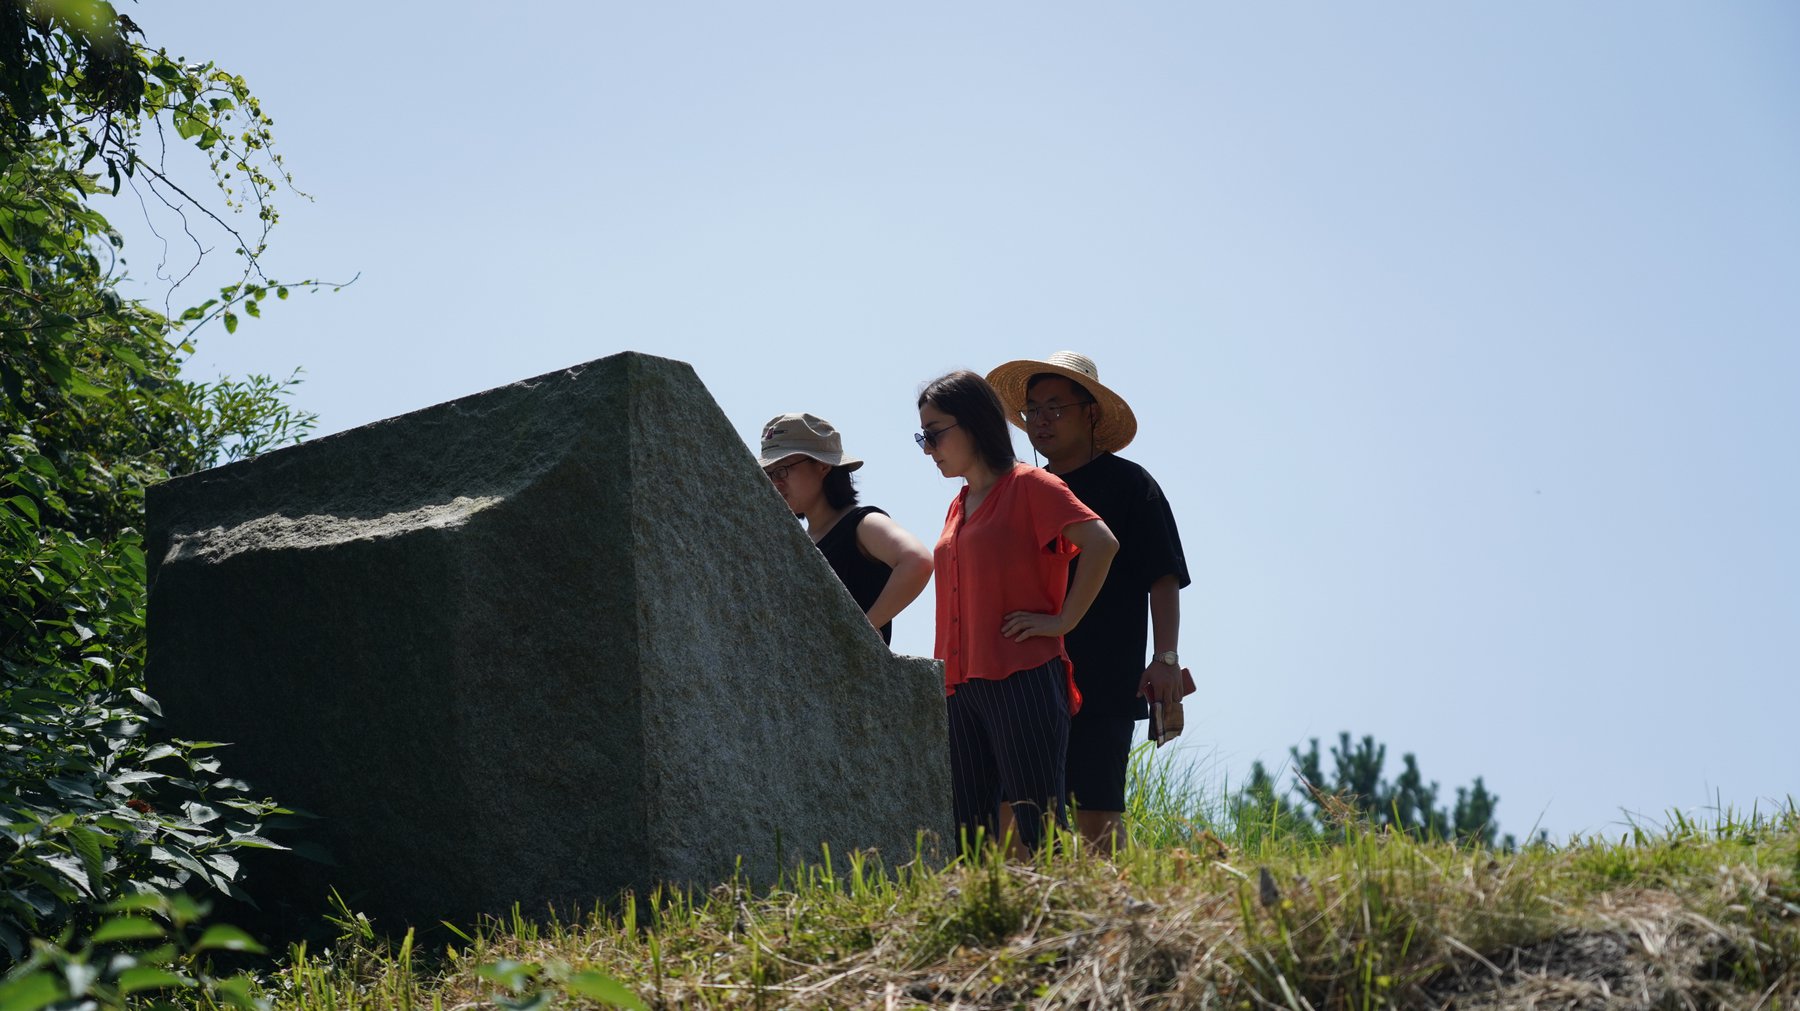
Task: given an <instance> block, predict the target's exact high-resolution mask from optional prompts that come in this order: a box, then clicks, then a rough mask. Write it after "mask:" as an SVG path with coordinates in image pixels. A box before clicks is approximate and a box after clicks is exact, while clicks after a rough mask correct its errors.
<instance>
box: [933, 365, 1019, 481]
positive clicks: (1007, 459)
mask: <svg viewBox="0 0 1800 1011" xmlns="http://www.w3.org/2000/svg"><path fill="white" fill-rule="evenodd" d="M926 404H930V405H931V406H933V407H935V408H937V409H938V410H940V411H943V412H944V413H945V414H948V415H950V416H951V417H952V418H955V419H956V424H957V425H958V426H959V427H960V428H962V430H963V431H964V432H967V433H968V434H969V438H970V439H971V440H973V441H974V443H975V452H976V453H977V454H979V455H980V456H981V462H983V463H985V464H987V466H988V469H989V470H992V471H993V472H994V473H996V474H1004V473H1006V472H1007V470H1009V469H1011V467H1012V465H1013V462H1014V461H1015V460H1016V459H1017V457H1015V456H1013V444H1012V430H1011V429H1010V428H1008V427H1007V426H1006V408H1005V407H1002V406H1001V404H1000V394H998V393H995V392H994V388H993V387H992V386H989V385H988V381H987V380H985V379H983V378H981V377H980V376H978V375H976V374H975V373H973V372H970V371H968V370H967V369H958V370H957V371H955V372H952V373H950V374H949V375H946V376H939V377H938V378H936V379H933V380H932V381H931V382H929V383H926V384H925V389H924V390H923V391H921V392H920V393H919V406H920V407H924V406H925V405H926Z"/></svg>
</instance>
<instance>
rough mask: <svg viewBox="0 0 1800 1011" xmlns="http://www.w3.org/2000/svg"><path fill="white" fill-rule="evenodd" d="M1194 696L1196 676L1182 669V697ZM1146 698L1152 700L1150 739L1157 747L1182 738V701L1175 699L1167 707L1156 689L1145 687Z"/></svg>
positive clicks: (1184, 668)
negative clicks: (1157, 695) (1157, 694)
mask: <svg viewBox="0 0 1800 1011" xmlns="http://www.w3.org/2000/svg"><path fill="white" fill-rule="evenodd" d="M1192 694H1194V675H1193V674H1191V673H1189V672H1188V669H1187V668H1186V667H1183V668H1181V695H1182V698H1186V697H1187V696H1189V695H1192ZM1144 697H1145V698H1147V699H1149V700H1150V739H1151V740H1152V741H1155V742H1156V746H1157V747H1159V748H1160V747H1162V746H1163V745H1165V744H1167V743H1169V742H1170V741H1172V740H1174V739H1175V738H1177V737H1180V736H1181V731H1182V727H1183V725H1184V722H1185V721H1184V720H1183V718H1182V714H1181V699H1175V700H1173V701H1171V702H1170V703H1168V704H1167V706H1166V707H1165V705H1164V703H1163V700H1162V699H1159V698H1157V697H1156V689H1155V688H1153V687H1151V686H1149V685H1145V686H1144Z"/></svg>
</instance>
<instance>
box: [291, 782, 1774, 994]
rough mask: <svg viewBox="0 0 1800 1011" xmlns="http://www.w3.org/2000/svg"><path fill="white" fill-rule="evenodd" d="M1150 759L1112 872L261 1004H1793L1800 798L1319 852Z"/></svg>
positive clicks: (990, 875)
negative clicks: (1692, 814) (1497, 844)
mask: <svg viewBox="0 0 1800 1011" xmlns="http://www.w3.org/2000/svg"><path fill="white" fill-rule="evenodd" d="M1145 762H1146V764H1144V765H1142V766H1140V768H1139V769H1138V775H1137V778H1136V779H1135V780H1134V782H1135V783H1136V784H1137V789H1136V792H1135V793H1134V795H1133V805H1134V806H1133V807H1132V810H1131V812H1130V814H1131V815H1132V816H1133V819H1134V824H1133V833H1132V843H1131V845H1130V846H1128V847H1127V848H1126V849H1125V850H1124V851H1122V852H1121V853H1119V854H1118V855H1117V856H1116V858H1115V859H1112V860H1107V859H1102V858H1100V857H1098V856H1096V855H1094V854H1091V853H1088V852H1086V851H1084V850H1083V848H1082V847H1081V846H1080V844H1079V843H1078V841H1077V840H1075V839H1074V838H1072V837H1068V836H1064V837H1062V838H1061V839H1060V840H1059V842H1060V845H1059V846H1058V847H1057V848H1055V849H1054V850H1050V851H1046V852H1045V853H1044V854H1042V855H1040V856H1039V857H1038V858H1037V859H1036V860H1035V861H1034V862H1032V863H1029V864H1022V865H1021V864H1010V863H1007V862H1006V861H1004V860H1002V859H1000V858H999V856H997V855H996V851H995V850H993V849H992V848H989V849H988V850H987V851H985V852H983V853H980V854H978V855H975V856H971V857H967V858H965V859H963V860H959V861H957V862H955V863H953V864H951V865H950V866H948V867H932V866H928V865H925V864H923V863H919V862H909V863H906V864H903V865H901V866H883V865H882V864H881V863H880V862H879V861H878V860H877V859H876V858H875V857H873V856H869V855H863V854H850V855H845V854H841V853H835V852H828V851H822V852H821V854H820V859H819V861H818V862H817V863H816V864H814V865H812V866H810V867H806V868H804V869H802V870H799V871H797V872H795V873H794V874H793V875H791V876H790V877H789V878H788V879H786V880H784V881H782V882H780V883H779V884H778V885H776V886H775V887H773V888H768V889H763V890H758V891H752V890H750V889H747V888H745V887H743V886H741V885H740V884H736V883H733V882H724V883H721V884H718V885H716V886H714V887H712V888H702V889H660V890H657V891H653V892H651V893H649V894H646V895H639V896H635V897H626V898H625V900H624V901H623V902H621V903H619V904H618V905H617V906H616V907H614V908H611V909H600V908H596V909H591V910H587V911H585V912H583V913H581V914H580V915H567V914H564V915H560V916H558V915H546V916H542V917H530V916H525V915H521V914H520V913H519V912H517V911H515V912H514V914H513V915H512V916H509V917H506V918H503V919H498V920H494V921H490V922H487V923H485V924H482V925H481V926H480V927H479V928H477V929H470V930H464V931H460V932H458V933H459V936H457V937H455V939H454V941H453V943H449V944H447V945H446V944H442V943H439V942H434V943H433V946H432V947H431V949H430V950H426V949H425V948H422V947H421V946H419V945H418V944H417V943H415V939H414V938H413V936H412V935H410V934H408V935H406V936H404V937H401V938H387V937H383V936H382V935H380V934H379V933H377V932H376V931H375V930H374V929H372V928H371V927H370V926H369V925H368V924H367V923H366V921H362V920H360V919H358V918H357V917H355V916H354V914H349V913H347V912H344V913H341V914H340V915H339V916H338V917H337V918H336V919H337V922H338V923H339V924H340V926H341V927H342V928H343V936H342V937H341V938H340V939H339V940H338V941H337V942H336V943H335V944H333V945H331V946H330V947H328V948H327V949H325V950H319V951H313V950H305V949H295V950H292V951H290V952H289V953H288V955H287V957H285V958H284V959H281V960H280V962H279V964H278V965H277V966H276V967H275V968H273V969H271V970H269V971H266V972H265V973H264V974H263V975H262V977H261V984H262V991H261V992H262V995H263V996H264V997H266V998H268V999H269V1000H271V1001H272V1002H273V1004H274V1006H276V1007H280V1008H294V1009H304V1011H326V1009H334V1011H335V1009H352V1008H384V1009H385V1008H420V1009H425V1008H431V1009H460V1011H468V1009H473V1008H487V1007H547V1006H552V1005H554V1006H558V1007H602V1006H612V1005H617V1004H624V1005H628V1006H629V1005H633V1004H634V1003H635V1004H637V1005H639V1006H646V1007H684V1008H685V1007H693V1008H745V1009H760V1008H787V1007H818V1008H825V1007H874V1008H889V1007H893V1008H905V1007H921V1006H941V1007H949V1006H950V1005H951V1004H952V1003H953V1002H954V1003H955V1004H956V1006H958V1007H962V1008H986V1007H993V1008H999V1007H1014V1006H1023V1005H1031V1006H1045V1007H1102V1006H1104V1007H1121V1006H1125V1005H1126V1004H1130V1005H1131V1006H1136V1007H1148V1008H1162V1007H1229V1008H1293V1009H1307V1008H1311V1009H1320V1011H1322V1009H1326V1008H1345V1009H1352V1008H1353V1009H1364V1008H1381V1007H1441V1006H1444V1005H1445V1004H1446V1003H1447V1002H1448V1001H1451V1000H1452V999H1454V1000H1456V1001H1457V1002H1458V1003H1459V1006H1465V1007H1467V1006H1487V1007H1498V1006H1524V1005H1528V1004H1532V1003H1537V1004H1542V1005H1558V1006H1576V1005H1581V1004H1582V1003H1583V1002H1584V1001H1587V1002H1589V1003H1591V1004H1593V1006H1600V1005H1601V1004H1604V1003H1605V1001H1606V1000H1607V999H1614V998H1616V999H1617V1000H1621V1001H1623V1002H1624V1005H1629V1006H1641V1005H1649V1006H1668V1007H1742V1008H1752V1007H1757V1008H1764V1009H1774V1008H1790V1009H1791V1008H1795V1007H1796V1006H1797V1005H1800V810H1797V809H1796V808H1795V806H1794V805H1793V803H1792V802H1790V803H1789V804H1788V806H1787V807H1785V808H1783V809H1780V810H1776V811H1772V812H1752V813H1750V814H1742V813H1737V812H1731V811H1723V812H1718V813H1717V814H1716V815H1715V816H1714V817H1713V818H1712V819H1710V820H1708V821H1705V822H1698V821H1694V820H1692V819H1689V818H1686V817H1683V816H1679V815H1672V816H1670V821H1669V823H1668V824H1667V825H1663V826H1656V827H1643V826H1640V827H1635V828H1632V829H1630V830H1629V831H1627V832H1626V833H1624V835H1623V836H1622V837H1619V838H1604V839H1603V838H1598V837H1595V838H1588V839H1579V840H1575V841H1573V842H1571V843H1569V844H1567V845H1563V846H1548V845H1541V846H1533V847H1528V848H1526V849H1525V850H1523V851H1520V852H1518V853H1512V854H1503V853H1494V852H1490V851H1486V850H1481V849H1472V848H1466V847H1465V848H1458V847H1457V846H1455V845H1453V844H1450V843H1444V842H1426V841H1419V840H1415V839H1410V838H1407V837H1405V836H1403V835H1396V834H1392V833H1386V832H1376V831H1358V830H1354V829H1353V830H1352V831H1350V832H1349V833H1348V838H1347V840H1346V841H1343V842H1339V843H1325V842H1321V841H1317V840H1311V839H1299V838H1296V837H1293V836H1283V835H1282V834H1281V833H1280V832H1279V831H1278V829H1279V826H1278V825H1271V826H1255V825H1252V826H1239V825H1232V824H1229V823H1228V822H1227V821H1225V820H1222V819H1223V815H1224V811H1225V807H1224V805H1222V804H1221V803H1219V802H1218V801H1217V800H1214V799H1209V798H1208V797H1206V796H1205V795H1204V792H1203V791H1202V790H1201V789H1200V788H1199V782H1200V781H1199V780H1198V779H1197V778H1196V774H1194V773H1191V772H1185V771H1178V770H1176V769H1174V768H1172V765H1173V764H1174V763H1172V762H1170V761H1169V759H1168V758H1167V757H1166V756H1163V757H1159V758H1157V759H1155V760H1153V761H1152V760H1149V759H1146V760H1145ZM1184 767H1185V763H1184ZM908 856H910V854H909V855H908ZM1608 994H1612V995H1614V998H1608V997H1607V995H1608ZM1621 995H1622V996H1621ZM1484 1002H1485V1003H1484ZM1558 1002H1561V1003H1560V1005H1559V1003H1558ZM1624 1005H1621V1006H1624Z"/></svg>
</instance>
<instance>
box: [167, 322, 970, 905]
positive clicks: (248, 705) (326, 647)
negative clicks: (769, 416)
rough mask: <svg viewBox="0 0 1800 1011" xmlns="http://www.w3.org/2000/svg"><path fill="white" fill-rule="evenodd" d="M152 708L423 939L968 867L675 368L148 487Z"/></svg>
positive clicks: (756, 489) (687, 377)
mask: <svg viewBox="0 0 1800 1011" xmlns="http://www.w3.org/2000/svg"><path fill="white" fill-rule="evenodd" d="M148 513H149V530H150V538H149V539H150V552H149V555H150V586H151V589H150V611H149V621H150V648H149V673H148V676H149V681H150V687H151V690H152V692H153V693H154V694H156V695H157V696H158V697H159V698H160V700H161V701H162V703H163V708H164V711H165V712H166V713H167V716H168V719H169V722H170V724H171V730H172V731H173V733H175V734H176V735H179V736H182V737H188V738H198V739H206V740H217V741H228V742H232V747H230V748H229V749H227V750H226V751H224V752H222V755H223V757H224V759H225V762H226V770H227V772H228V773H229V774H230V775H233V776H235V777H238V778H241V779H245V780H248V781H250V782H251V783H252V784H254V786H255V787H256V788H257V789H258V790H261V791H266V792H267V793H269V794H271V795H273V796H275V797H276V798H278V799H280V800H282V801H284V802H287V803H290V804H293V805H298V806H300V807H303V808H305V809H307V810H309V811H311V812H313V813H315V814H318V815H320V816H322V818H323V821H322V822H320V823H319V825H320V828H319V830H318V831H317V832H316V833H315V835H316V837H317V838H319V840H320V841H321V842H323V843H324V845H325V846H326V847H328V848H329V849H330V850H331V852H332V854H333V856H334V857H335V859H336V860H337V861H338V864H339V866H337V867H335V868H325V867H312V868H296V867H295V866H294V863H295V862H294V861H287V862H285V863H284V865H283V866H282V869H281V871H280V872H279V874H277V875H274V876H273V877H272V878H271V876H270V875H268V874H265V875H264V880H261V881H256V882H253V883H252V890H253V891H254V892H256V893H257V894H258V895H259V896H269V895H270V894H271V893H272V892H273V893H276V894H275V898H276V900H277V901H281V900H287V901H291V902H297V903H298V904H300V905H301V906H302V907H303V908H304V907H308V906H311V907H316V906H318V905H319V904H320V903H321V902H322V900H323V897H324V896H325V894H326V891H325V886H326V885H327V884H331V885H335V886H336V887H337V888H338V889H339V890H340V891H342V892H343V893H344V895H345V896H346V897H347V898H348V899H350V901H351V904H352V906H353V907H354V908H358V909H361V910H365V911H368V912H370V913H372V914H375V915H377V916H386V917H390V918H399V919H402V920H405V921H408V922H414V923H430V922H433V921H436V920H438V919H451V920H466V919H467V918H469V917H471V916H472V915H475V914H478V913H484V912H492V913H499V912H504V911H505V910H507V909H509V908H510V907H511V906H512V904H513V903H515V902H518V903H520V904H521V905H522V906H523V907H524V908H525V909H527V910H531V909H539V910H541V909H542V908H544V906H545V905H546V904H552V903H553V904H555V905H556V906H557V907H558V908H560V909H568V908H571V907H572V906H583V907H585V906H591V905H592V904H593V903H594V902H595V901H596V900H601V901H606V900H610V899H611V898H612V897H613V896H614V895H615V894H616V893H617V892H618V890H620V889H622V888H637V889H643V888H646V887H648V886H649V885H650V884H652V883H653V882H656V881H676V882H692V883H698V884H706V883H710V882H713V881H718V880H722V879H727V878H729V877H730V876H731V875H732V873H733V870H734V868H735V867H736V866H737V861H738V858H739V857H740V856H741V857H742V859H743V864H742V866H743V868H744V870H745V872H747V873H749V874H750V875H752V876H753V877H754V878H757V879H761V880H767V879H768V878H769V877H770V876H772V875H773V873H774V872H775V870H776V868H777V866H778V862H779V863H780V864H785V865H789V866H791V865H792V864H794V863H795V862H796V861H797V860H800V859H804V858H813V859H817V857H818V854H819V845H820V843H822V842H828V843H829V844H830V845H831V846H832V848H833V849H834V850H836V851H842V850H843V849H846V848H852V847H855V848H863V847H876V848H879V849H880V850H881V851H882V852H883V854H884V855H885V856H886V857H887V859H888V860H889V862H890V863H898V862H901V861H903V860H905V859H908V858H910V857H911V856H912V854H913V851H914V845H915V839H916V836H917V833H918V831H919V830H921V829H924V830H927V831H930V832H934V833H939V834H941V835H942V837H943V838H946V839H947V838H949V834H948V833H949V821H950V796H949V795H950V787H949V772H948V765H947V757H946V756H947V745H946V741H945V726H944V713H943V698H942V680H941V674H940V673H939V672H938V670H937V669H936V665H935V663H934V662H932V661H929V660H922V659H918V658H912V657H896V656H894V655H892V654H891V653H889V652H888V650H887V648H886V647H885V646H884V645H883V644H882V642H881V639H880V637H879V636H878V635H876V633H875V631H874V630H873V629H871V628H870V627H869V624H868V622H867V621H866V620H864V619H863V617H862V614H861V612H860V611H859V610H858V609H857V607H856V605H855V604H854V603H853V602H852V601H851V599H850V596H849V594H848V593H846V592H845V591H844V589H843V587H842V586H841V584H839V583H838V581H837V579H836V578H835V577H834V576H833V575H832V573H831V570H830V568H829V567H828V566H827V565H826V564H825V562H824V560H823V559H822V558H821V557H820V555H819V553H818V551H817V550H815V549H814V548H813V547H812V545H811V544H810V543H809V542H808V541H807V538H806V536H805V535H804V533H802V532H801V531H800V529H799V528H798V526H797V525H796V524H795V522H794V520H793V518H792V516H790V515H789V514H788V513H787V512H786V511H785V509H784V508H783V506H782V504H781V501H780V499H779V497H778V496H777V495H776V494H775V492H774V490H773V489H772V488H771V487H770V485H769V482H768V480H767V479H766V478H764V477H763V475H762V473H761V472H760V470H759V469H758V468H757V466H756V462H755V459H754V458H753V457H752V456H751V454H750V452H749V450H748V449H747V448H746V447H745V446H744V445H743V443H742V442H741V441H739V439H738V437H737V435H736V433H735V432H734V431H733V430H732V428H731V426H730V424H729V423H728V422H727V421H726V419H725V417H724V415H723V414H722V413H721V412H720V411H719V409H718V406H717V405H716V404H715V403H714V402H713V400H712V397H711V396H710V395H709V394H708V393H707V392H706V389H705V387H704V386H702V385H701V383H700V381H699V379H698V378H697V377H696V376H695V375H694V372H693V370H692V369H691V368H690V367H689V366H687V365H686V364H684V363H681V362H675V361H670V360H667V359H661V358H653V357H649V356H645V355H640V354H633V353H627V354H620V355H614V356H611V357H608V358H603V359H600V360H598V361H594V362H590V363H588V364H586V365H581V366H577V367H574V368H570V369H566V370H564V371H561V372H556V373H552V374H549V375H545V376H540V377H538V378H536V379H531V380H526V381H524V382H521V383H515V384H513V385H511V386H506V387H502V388H499V389H495V390H490V391H488V392H486V393H481V394H477V395H475V396H471V397H466V398H464V399H461V400H456V401H452V402H450V403H446V404H440V405H438V406H436V407H432V408H428V409H426V410H423V411H418V412H416V413H413V414H408V415H404V416H402V417H398V418H392V419H389V420H386V421H382V422H377V423H375V424H372V425H368V426H365V427H363V428H358V429H355V430H353V431H349V432H344V433H341V434H338V435H334V436H331V437H328V438H324V439H319V440H317V441H315V442H310V443H307V444H305V445H302V446H298V447H294V448H291V449H284V450H281V451H278V452H274V453H269V454H267V455H264V456H262V457H260V458H257V459H255V460H251V461H247V462H243V463H237V464H232V465H230V466H226V467H220V468H218V469H215V470H210V471H206V472H204V473H200V474H195V475H193V476H191V477H187V478H183V479H180V480H177V481H171V482H169V483H167V484H164V485H161V486H158V487H156V488H153V489H152V490H151V492H150V496H149V506H148Z"/></svg>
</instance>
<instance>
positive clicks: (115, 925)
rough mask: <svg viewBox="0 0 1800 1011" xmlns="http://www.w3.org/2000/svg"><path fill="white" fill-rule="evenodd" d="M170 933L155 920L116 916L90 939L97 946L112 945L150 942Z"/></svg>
mask: <svg viewBox="0 0 1800 1011" xmlns="http://www.w3.org/2000/svg"><path fill="white" fill-rule="evenodd" d="M167 933H168V932H167V931H165V930H163V928H162V926H161V925H159V924H158V923H157V922H156V921H155V920H151V919H147V918H145V917H142V916H115V917H113V918H112V919H110V920H107V921H106V922H105V923H102V924H101V925H100V929H99V930H96V931H94V936H93V937H91V938H89V940H91V941H92V942H93V943H95V944H112V943H114V942H117V941H148V940H152V939H155V938H159V937H163V936H164V935H165V934H167Z"/></svg>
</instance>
